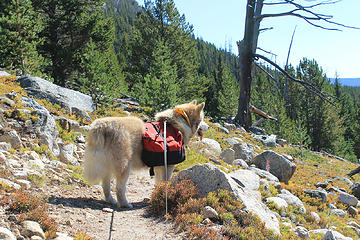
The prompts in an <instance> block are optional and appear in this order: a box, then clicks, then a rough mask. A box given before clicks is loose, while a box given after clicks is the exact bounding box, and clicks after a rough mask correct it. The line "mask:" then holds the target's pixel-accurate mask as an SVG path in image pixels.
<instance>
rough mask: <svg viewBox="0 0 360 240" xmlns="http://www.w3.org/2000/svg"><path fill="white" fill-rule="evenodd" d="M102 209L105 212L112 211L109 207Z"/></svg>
mask: <svg viewBox="0 0 360 240" xmlns="http://www.w3.org/2000/svg"><path fill="white" fill-rule="evenodd" d="M102 211H103V212H107V213H112V212H114V209H111V208H103V209H102Z"/></svg>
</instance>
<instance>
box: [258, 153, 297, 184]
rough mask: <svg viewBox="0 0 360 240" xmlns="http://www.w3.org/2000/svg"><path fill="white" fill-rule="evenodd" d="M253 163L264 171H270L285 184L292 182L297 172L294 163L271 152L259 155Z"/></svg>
mask: <svg viewBox="0 0 360 240" xmlns="http://www.w3.org/2000/svg"><path fill="white" fill-rule="evenodd" d="M252 162H253V163H254V164H255V165H256V166H257V167H258V168H260V169H262V170H269V171H270V173H272V174H273V175H275V176H276V177H277V178H278V179H279V181H280V182H285V183H287V182H288V181H289V180H290V178H291V177H292V176H293V174H294V172H295V170H296V165H295V164H294V163H292V162H290V161H289V160H287V159H286V158H285V157H283V156H282V155H280V154H277V153H276V152H274V151H271V150H268V151H264V152H263V153H261V154H259V155H257V156H256V157H255V158H254V159H253V161H252ZM267 168H269V169H267Z"/></svg>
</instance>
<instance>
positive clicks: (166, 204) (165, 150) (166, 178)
mask: <svg viewBox="0 0 360 240" xmlns="http://www.w3.org/2000/svg"><path fill="white" fill-rule="evenodd" d="M166 145H167V142H166V121H164V167H165V227H166V229H165V237H166V234H167V226H166V223H167V215H168V200H167V183H168V172H167V149H166V148H167V146H166Z"/></svg>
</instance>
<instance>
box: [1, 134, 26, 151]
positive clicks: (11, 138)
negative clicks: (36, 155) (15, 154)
mask: <svg viewBox="0 0 360 240" xmlns="http://www.w3.org/2000/svg"><path fill="white" fill-rule="evenodd" d="M0 142H7V143H10V144H11V146H12V147H13V148H20V147H21V145H22V143H21V139H20V137H19V135H18V134H17V132H16V131H15V130H9V131H3V132H2V133H1V134H0Z"/></svg>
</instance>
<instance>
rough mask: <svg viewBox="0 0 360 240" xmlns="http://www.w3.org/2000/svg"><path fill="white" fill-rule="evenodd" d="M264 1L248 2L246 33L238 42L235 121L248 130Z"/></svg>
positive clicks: (253, 0)
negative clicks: (238, 92) (238, 73)
mask: <svg viewBox="0 0 360 240" xmlns="http://www.w3.org/2000/svg"><path fill="white" fill-rule="evenodd" d="M262 6H263V0H258V1H255V0H248V1H247V6H246V19H245V32H244V38H243V40H242V41H240V42H238V51H239V70H240V82H239V85H240V95H239V104H238V112H237V115H236V117H235V121H236V122H237V123H238V124H240V125H241V126H243V127H244V128H245V129H246V130H248V129H249V128H250V127H251V123H252V122H251V114H250V110H249V104H250V97H251V83H252V79H253V62H254V54H255V51H256V48H257V41H258V36H259V26H260V20H258V19H257V16H259V15H260V14H261V10H262Z"/></svg>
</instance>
